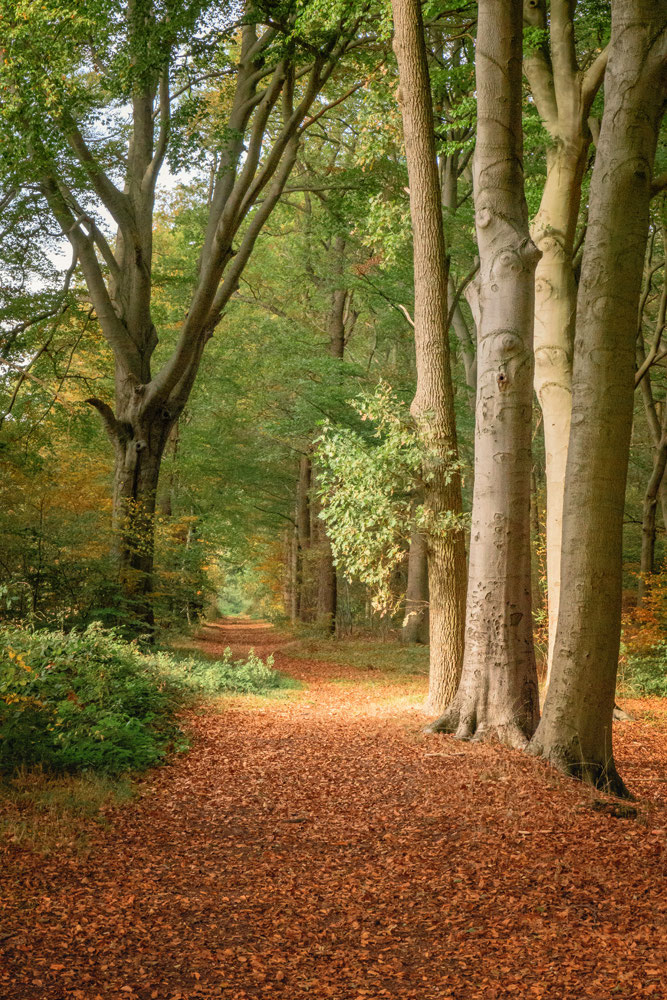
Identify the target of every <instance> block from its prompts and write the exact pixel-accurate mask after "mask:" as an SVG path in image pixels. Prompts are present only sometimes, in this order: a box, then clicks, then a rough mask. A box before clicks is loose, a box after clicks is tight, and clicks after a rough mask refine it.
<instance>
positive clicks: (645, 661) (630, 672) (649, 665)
mask: <svg viewBox="0 0 667 1000" xmlns="http://www.w3.org/2000/svg"><path fill="white" fill-rule="evenodd" d="M623 681H624V684H625V686H627V687H629V688H630V689H631V690H632V691H633V692H636V693H637V694H638V695H643V696H645V697H652V698H667V641H665V642H661V643H658V645H657V646H655V647H654V648H653V649H652V650H651V651H650V653H648V654H646V655H644V656H631V657H629V658H628V660H627V663H626V666H625V670H624V676H623Z"/></svg>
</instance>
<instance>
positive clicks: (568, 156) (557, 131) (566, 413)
mask: <svg viewBox="0 0 667 1000" xmlns="http://www.w3.org/2000/svg"><path fill="white" fill-rule="evenodd" d="M524 17H525V19H526V22H527V23H528V24H530V25H531V27H533V28H538V29H540V30H542V31H548V35H549V46H548V47H547V46H542V45H537V46H536V47H535V48H533V49H532V50H531V51H530V52H529V53H527V54H526V55H525V57H524V71H525V73H526V77H527V78H528V82H529V84H530V88H531V92H532V95H533V100H534V101H535V105H536V107H537V110H538V112H539V115H540V118H541V119H542V123H543V125H544V127H545V129H546V130H547V132H548V133H549V136H550V139H551V144H550V146H549V148H548V149H547V158H546V159H547V176H546V182H545V185H544V190H543V192H542V198H541V201H540V207H539V210H538V212H537V215H536V216H535V219H534V221H533V224H532V227H531V234H532V237H533V240H534V241H535V245H536V246H537V248H538V249H539V250H540V251H541V253H542V256H541V258H540V260H539V262H538V264H537V268H536V272H535V339H534V353H535V392H536V394H537V398H538V400H539V403H540V406H541V408H542V416H543V421H542V425H543V428H544V448H545V458H546V469H545V472H546V489H547V497H546V500H547V511H546V556H547V588H548V613H549V649H548V661H547V683H548V680H549V675H550V670H551V662H552V659H553V647H554V642H555V638H556V622H557V621H558V604H559V600H560V550H561V530H562V516H563V495H564V488H565V467H566V463H567V446H568V441H569V436H570V413H571V409H572V349H573V343H574V323H575V315H576V306H577V286H576V281H575V277H574V267H573V255H574V239H575V230H576V225H577V219H578V216H579V206H580V202H581V185H582V180H583V177H584V173H585V171H586V164H587V160H588V155H589V148H590V144H591V139H592V136H591V131H590V128H589V125H588V119H589V116H590V112H591V106H592V103H593V100H594V99H595V95H596V94H597V92H598V90H599V87H600V85H601V83H602V78H603V75H604V69H605V66H606V61H607V51H606V50H604V51H603V52H601V53H600V54H599V55H598V56H597V58H596V59H594V60H593V62H592V63H591V65H590V66H589V68H588V69H587V70H586V72H583V71H582V70H581V69H580V67H579V64H578V57H577V51H576V47H575V35H574V4H573V3H572V2H571V0H551V4H550V17H549V18H547V3H546V0H524Z"/></svg>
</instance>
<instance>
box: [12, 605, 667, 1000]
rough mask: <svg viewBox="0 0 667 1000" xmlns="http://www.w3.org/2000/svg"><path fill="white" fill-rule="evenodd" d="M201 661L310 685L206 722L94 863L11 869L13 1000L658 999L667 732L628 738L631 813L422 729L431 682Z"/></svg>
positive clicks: (533, 765) (199, 715) (237, 645)
mask: <svg viewBox="0 0 667 1000" xmlns="http://www.w3.org/2000/svg"><path fill="white" fill-rule="evenodd" d="M199 645H200V646H201V647H202V648H205V649H207V650H208V651H210V652H221V651H222V650H223V649H224V647H225V646H227V645H229V646H231V647H232V649H233V650H234V651H235V652H236V653H242V652H246V651H247V649H248V648H249V647H250V646H254V648H255V649H256V650H257V651H258V652H261V654H262V655H265V654H267V653H269V652H271V651H272V650H274V649H276V650H277V653H276V666H277V667H278V668H279V669H280V670H281V671H283V672H286V673H288V674H291V675H292V676H294V677H297V678H299V679H300V680H301V681H302V682H303V684H304V687H303V689H301V690H299V691H296V692H290V693H289V694H288V695H287V696H286V697H280V698H272V699H255V698H253V699H243V698H236V699H232V700H226V701H225V702H224V703H223V706H222V707H221V710H217V709H216V707H215V706H212V707H210V708H207V709H206V710H205V711H199V712H195V713H192V714H191V715H190V716H189V717H188V722H189V724H190V726H191V727H192V729H193V730H194V733H195V737H196V739H195V743H194V746H193V749H192V751H191V752H190V753H189V754H187V755H184V756H182V757H179V758H176V759H175V760H174V761H173V763H171V764H170V765H168V766H166V767H163V768H159V769H156V770H154V771H152V772H150V773H149V774H147V775H146V776H145V778H144V779H143V780H142V781H141V782H140V783H139V786H140V793H141V794H140V798H139V800H138V801H136V802H135V803H133V804H130V805H129V806H126V807H124V808H120V809H118V810H116V811H115V812H114V814H113V816H112V817H111V819H112V825H111V828H110V830H108V831H106V832H105V831H102V832H100V834H99V837H97V838H96V839H95V840H94V842H93V843H92V844H91V846H90V849H89V851H88V853H87V854H85V855H84V854H81V853H80V852H79V853H77V852H76V851H75V850H74V849H73V850H72V851H71V852H67V851H64V852H62V853H60V854H59V855H58V856H52V855H49V856H47V857H45V858H42V857H40V856H36V855H34V854H30V853H29V852H26V851H21V850H19V849H18V848H15V849H11V850H9V851H8V852H7V854H6V860H5V862H4V866H3V879H2V880H3V882H4V884H5V887H9V886H11V887H12V890H11V896H10V894H9V892H7V893H6V896H5V901H4V913H3V914H2V918H1V919H0V927H1V928H2V929H3V930H6V929H7V927H10V928H12V930H14V929H15V930H16V934H15V935H14V936H12V937H11V938H10V939H8V940H5V941H4V942H0V951H1V950H2V949H4V955H3V958H4V966H3V967H2V968H1V969H0V997H2V998H3V1000H28V998H30V1000H65V998H67V1000H70V998H76V1000H99V998H103V1000H106V998H108V997H113V998H118V1000H124V998H128V1000H130V998H133V997H134V998H138V1000H148V998H152V1000H176V998H182V1000H197V998H206V1000H208V998H214V997H216V998H217V997H225V998H230V1000H241V998H257V997H262V998H267V1000H268V998H281V1000H302V998H329V997H331V998H335V1000H362V998H363V1000H376V998H377V1000H380V998H382V997H400V998H406V1000H407V998H415V1000H417V998H418V1000H436V998H437V1000H447V998H453V1000H497V998H505V997H508V998H509V997H512V998H518V1000H532V998H544V1000H547V998H548V1000H579V998H583V997H592V998H595V1000H608V998H616V997H623V998H630V997H632V998H638V997H639V998H644V997H646V998H649V997H650V998H653V1000H660V998H662V997H664V996H665V992H664V989H665V987H664V984H665V982H667V974H666V973H667V970H666V969H665V952H666V937H665V930H666V920H665V918H666V916H667V900H666V897H665V891H664V890H665V882H664V873H665V866H664V860H665V854H664V842H665V827H666V826H667V810H666V808H665V805H666V803H665V791H666V786H665V783H664V779H665V760H666V753H665V735H666V726H665V718H664V715H663V716H662V717H661V721H660V720H659V719H658V721H653V722H651V720H650V719H649V720H648V721H643V722H642V721H638V722H631V723H624V724H622V726H621V727H619V730H618V732H619V740H618V742H619V755H618V756H619V764H620V767H621V770H622V773H623V774H624V776H625V777H626V778H627V780H628V784H629V785H630V786H631V788H632V789H633V791H634V792H635V793H636V794H637V795H638V796H641V799H640V801H639V803H638V809H639V815H638V817H637V818H634V819H627V818H625V819H624V818H618V817H615V816H613V815H609V814H607V813H606V812H599V811H596V809H595V808H594V805H595V801H596V796H594V795H593V794H592V793H591V792H590V791H588V790H586V789H585V788H583V787H581V786H579V785H578V784H576V783H574V782H570V781H565V780H563V779H561V778H560V777H559V776H558V775H556V774H554V773H553V772H551V771H550V770H548V769H547V768H545V767H544V766H543V765H541V764H540V763H539V762H536V761H534V760H532V759H529V758H527V757H525V756H523V755H522V754H521V753H518V752H514V751H510V750H506V749H504V748H498V747H488V746H480V745H474V744H462V743H457V742H456V741H454V740H453V739H451V738H450V737H427V736H425V735H423V734H422V732H421V725H422V724H423V721H424V717H423V715H422V714H421V712H420V710H419V707H418V706H419V702H420V699H421V697H422V696H423V693H424V690H425V685H424V678H423V677H418V678H416V677H414V676H412V677H410V676H408V677H405V676H400V675H387V674H381V673H379V672H377V671H375V670H373V669H370V668H372V663H369V664H368V667H369V669H366V670H364V669H358V668H354V667H351V666H341V665H340V664H337V663H329V662H327V663H324V662H315V661H306V660H303V659H296V658H294V657H293V655H292V658H290V652H292V654H293V652H294V648H293V647H290V645H289V644H285V642H284V639H281V637H280V636H279V635H278V634H277V633H275V632H274V630H272V629H271V628H270V626H266V625H261V624H256V623H251V622H243V621H238V620H237V621H227V622H222V623H218V624H215V625H212V626H209V627H208V628H206V629H204V630H203V633H202V638H201V640H200V643H199ZM281 646H282V647H283V648H281ZM645 704H646V703H644V707H645ZM657 705H658V707H659V705H660V703H657ZM632 707H635V706H632ZM656 710H657V709H656ZM640 744H641V745H640ZM633 747H635V748H636V749H633ZM598 801H599V800H598ZM661 983H662V985H660V984H661Z"/></svg>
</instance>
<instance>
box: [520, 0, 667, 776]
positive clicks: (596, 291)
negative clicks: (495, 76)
mask: <svg viewBox="0 0 667 1000" xmlns="http://www.w3.org/2000/svg"><path fill="white" fill-rule="evenodd" d="M666 16H667V3H665V0H657V2H656V0H614V2H613V3H612V36H611V46H610V52H609V62H608V66H607V72H606V76H605V108H604V115H603V118H602V126H601V129H600V138H599V141H598V146H597V154H596V159H595V166H594V169H593V179H592V184H591V193H590V207H589V216H588V231H587V236H586V243H585V246H584V256H583V262H582V271H581V281H580V285H579V296H578V301H577V333H576V341H575V363H574V377H573V400H572V426H571V432H570V443H569V449H568V460H567V473H566V480H565V504H564V510H563V551H562V566H563V579H562V594H561V602H560V611H559V616H558V628H557V633H556V646H555V650H554V664H553V671H552V678H551V683H550V685H549V690H548V692H547V698H546V702H545V705H544V711H543V715H542V720H541V722H540V725H539V727H538V729H537V732H536V733H535V737H534V739H533V742H532V749H533V750H534V752H535V753H538V754H540V755H541V756H543V757H546V758H547V759H548V760H550V761H552V762H553V763H555V764H557V765H558V766H559V767H560V768H562V769H563V770H565V771H567V772H569V773H572V774H576V775H578V776H580V777H582V778H584V779H585V780H587V781H590V782H591V783H593V784H595V785H598V786H600V787H602V788H606V789H609V790H610V791H613V792H616V793H618V794H622V793H624V791H625V787H624V784H623V781H622V779H621V778H620V776H619V775H618V773H617V771H616V766H615V763H614V756H613V749H612V738H611V729H612V713H613V709H614V694H615V687H616V670H617V666H618V652H619V641H620V627H621V582H622V581H621V569H622V528H623V508H624V497H625V483H626V476H627V466H628V453H629V446H630V431H631V428H632V412H633V396H634V387H635V341H636V335H637V307H638V303H639V292H640V287H641V278H642V270H643V264H644V253H645V249H646V239H647V234H648V220H649V201H650V198H651V189H652V178H653V164H654V159H655V151H656V143H657V136H658V129H659V125H660V121H661V116H662V114H663V111H664V101H665V92H666V91H665V87H666V83H667V81H666V79H665V73H664V64H665V55H666V54H667V17H666ZM619 206H623V211H619V210H618V208H619Z"/></svg>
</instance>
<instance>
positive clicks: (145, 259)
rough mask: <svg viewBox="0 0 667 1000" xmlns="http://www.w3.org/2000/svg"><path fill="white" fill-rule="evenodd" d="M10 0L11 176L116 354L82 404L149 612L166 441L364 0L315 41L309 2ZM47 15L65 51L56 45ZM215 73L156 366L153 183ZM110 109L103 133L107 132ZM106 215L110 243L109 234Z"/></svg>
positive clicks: (120, 551)
mask: <svg viewBox="0 0 667 1000" xmlns="http://www.w3.org/2000/svg"><path fill="white" fill-rule="evenodd" d="M3 7H4V9H3V11H2V15H3V19H2V26H3V37H2V38H1V39H0V45H1V47H2V49H3V51H4V53H5V58H4V62H3V68H2V76H3V86H4V89H5V91H6V92H7V93H8V94H9V95H10V99H9V101H8V105H7V108H6V110H5V112H4V118H5V122H6V124H7V126H8V127H10V128H11V129H12V131H13V134H14V137H15V140H16V141H15V150H14V162H13V163H12V165H11V166H12V171H13V173H14V174H15V175H16V176H17V177H18V179H19V181H20V182H21V183H23V184H28V185H31V186H33V187H36V188H37V189H38V190H39V192H40V193H41V195H42V197H43V198H44V200H45V202H46V204H47V205H48V208H49V210H50V212H51V214H52V216H53V218H54V219H55V220H56V221H57V223H58V225H59V226H60V229H61V231H62V234H63V235H64V236H65V237H66V238H67V239H68V240H69V242H70V244H71V246H72V250H73V253H74V254H75V256H76V259H77V261H78V263H79V266H80V269H81V272H82V274H83V277H84V280H85V283H86V286H87V289H88V294H89V296H90V299H91V302H92V305H93V307H94V309H95V314H96V317H97V321H98V322H99V325H100V328H101V330H102V333H103V335H104V337H105V339H106V341H107V343H108V344H109V347H110V349H111V351H112V352H113V357H114V364H115V400H114V405H113V407H112V406H111V405H109V403H108V402H107V401H106V400H103V399H101V398H98V397H95V396H93V397H90V399H89V400H88V402H89V403H90V405H91V406H93V407H95V408H96V409H97V411H98V412H99V413H100V415H101V417H102V420H103V422H104V426H105V429H106V431H107V434H108V436H109V438H110V440H111V442H112V445H113V448H114V454H115V473H114V485H113V522H114V537H115V545H116V557H117V562H118V566H119V573H120V580H121V582H122V584H123V586H124V587H125V589H126V591H127V592H128V593H129V594H131V595H132V596H133V598H134V600H135V602H136V603H137V605H138V608H139V613H140V615H141V616H142V617H143V618H145V620H146V621H147V622H149V623H150V622H151V620H152V611H151V605H150V599H149V594H150V590H151V574H152V567H153V516H154V511H155V498H156V491H157V483H158V476H159V471H160V463H161V459H162V455H163V452H164V448H165V444H166V442H167V440H168V438H169V434H170V432H171V429H172V427H173V425H174V423H175V421H176V420H177V419H178V416H179V414H180V413H181V412H182V411H183V408H184V406H185V404H186V402H187V400H188V397H189V395H190V392H191V390H192V386H193V383H194V380H195V378H196V376H197V373H198V371H199V367H200V364H201V359H202V354H203V351H204V347H205V345H206V342H207V341H208V340H209V338H210V337H211V336H212V334H213V331H214V330H215V328H216V326H217V325H218V323H219V321H220V318H221V316H222V314H223V310H224V309H225V306H226V304H227V303H228V301H229V299H230V297H231V296H232V294H233V293H234V292H235V291H236V289H237V287H238V282H239V278H240V275H241V273H242V271H243V269H244V267H245V265H246V263H247V261H248V258H249V256H250V253H251V251H252V249H253V246H254V243H255V241H256V239H257V236H258V234H259V232H260V231H261V229H262V226H263V225H264V223H265V222H266V220H267V219H268V217H269V215H270V214H271V212H272V210H273V208H274V207H275V205H276V203H277V201H278V199H279V198H280V195H281V192H282V190H283V188H284V186H285V182H286V180H287V178H288V176H289V174H290V171H291V170H292V167H293V165H294V162H295V160H296V156H297V151H298V148H299V143H300V140H301V136H302V135H303V132H304V130H305V129H306V128H307V127H308V125H309V124H310V123H312V121H314V120H315V119H316V118H319V117H320V116H321V115H322V114H323V113H324V111H325V108H324V106H320V107H319V108H318V109H317V111H316V112H315V113H314V115H313V116H311V117H310V118H308V115H309V112H310V110H311V108H312V107H313V103H314V102H315V101H316V98H317V97H318V95H319V94H320V92H321V90H322V88H323V87H324V85H325V84H326V82H327V81H328V80H329V78H330V77H331V75H332V74H333V72H334V70H335V69H336V68H337V67H338V66H339V65H340V63H341V59H342V57H343V56H344V54H345V52H346V51H347V50H348V49H349V47H350V46H351V45H352V44H353V42H354V43H356V42H358V40H359V33H360V31H361V28H362V21H363V16H364V13H365V11H364V10H363V9H362V13H361V14H358V13H357V12H356V10H352V11H349V10H348V12H347V13H345V12H343V13H342V14H341V15H340V16H335V15H334V16H333V18H332V19H330V21H326V20H324V21H323V20H322V19H321V18H320V19H319V20H318V18H317V16H316V18H315V26H314V28H313V31H312V39H308V38H307V37H306V36H307V34H308V29H307V28H304V19H303V13H301V15H299V12H298V11H297V5H291V4H287V5H284V6H283V7H281V9H280V10H279V11H276V14H275V17H273V16H272V13H271V5H268V7H267V9H266V10H263V8H262V5H261V4H248V5H247V7H244V8H243V9H238V10H237V9H236V8H235V7H234V6H233V5H232V6H230V7H229V8H227V7H225V6H223V7H222V8H219V7H218V6H217V5H216V4H215V3H210V2H193V3H190V4H185V5H173V4H171V3H168V2H167V3H164V4H162V3H154V2H153V0H128V2H127V3H126V4H124V5H122V6H121V8H120V9H116V8H115V7H114V8H113V11H112V10H111V8H107V5H106V4H105V3H104V2H102V0H101V2H100V3H99V4H95V5H93V7H91V6H90V5H89V6H88V7H87V8H86V11H85V14H81V12H80V10H79V5H78V4H68V3H65V4H63V3H58V4H57V5H56V6H54V7H53V9H51V7H50V6H49V5H45V6H44V10H43V11H42V13H41V17H39V18H38V17H37V16H33V17H32V18H31V19H29V20H22V19H21V17H20V16H19V14H20V12H17V11H16V10H15V9H14V6H13V5H12V4H8V3H5V4H3ZM239 15H240V19H238V18H239ZM210 19H212V20H210ZM220 23H221V24H222V27H221V28H220V27H218V26H217V25H219V24H220ZM54 24H55V25H58V30H59V41H58V48H57V52H56V56H57V57H56V58H54V55H53V52H51V51H49V46H50V44H51V36H52V31H53V25H54ZM211 25H212V26H211ZM230 39H232V40H231V41H230ZM47 52H48V55H47ZM211 55H212V61H211ZM207 61H208V66H207V65H206V64H207ZM210 78H213V79H229V80H231V81H233V82H232V84H231V91H230V92H229V94H228V99H227V100H226V101H224V102H223V106H225V105H226V107H227V108H228V110H226V111H223V113H222V115H221V116H218V117H216V116H215V115H213V121H212V123H211V127H212V131H213V134H214V137H215V145H216V153H215V158H214V167H213V171H212V175H211V190H210V198H209V203H208V218H207V221H206V225H205V233H204V237H203V242H202V245H201V252H200V257H199V265H198V269H197V275H196V279H195V281H194V286H193V288H192V292H191V296H190V302H189V306H188V309H187V312H186V315H185V317H184V318H183V321H182V324H181V328H180V331H179V332H178V336H177V338H176V343H175V344H174V346H173V349H171V351H170V352H169V353H168V355H167V356H166V357H163V358H162V359H161V362H162V363H161V364H160V365H159V367H158V368H157V370H154V368H153V359H154V354H155V351H156V348H157V346H158V340H159V338H158V330H157V326H156V323H155V321H154V317H153V313H152V309H151V291H152V281H151V276H152V269H153V250H152V240H153V219H154V208H155V196H156V187H157V183H158V178H159V176H160V172H161V170H162V168H163V167H164V164H165V161H166V158H167V155H168V153H169V151H170V140H171V139H172V137H173V136H174V135H175V133H177V129H176V125H177V122H178V118H179V112H180V117H181V119H182V118H183V117H184V114H185V110H187V108H186V109H185V110H184V107H183V104H182V103H181V104H179V97H181V95H183V94H186V93H187V94H188V95H189V96H190V97H191V99H192V100H194V97H193V92H194V93H201V92H200V91H198V87H200V86H201V84H202V82H203V81H206V80H208V79H210ZM28 80H29V81H31V82H32V83H34V90H33V89H31V87H30V86H27V81H28ZM185 117H186V118H187V116H185ZM105 119H106V120H107V121H108V123H109V126H108V130H107V134H104V133H103V130H101V129H100V120H102V121H104V120H105ZM112 123H113V124H112ZM114 129H115V134H114V131H113V130H114ZM101 131H102V134H101ZM182 132H183V130H181V135H180V139H181V141H183V134H182ZM21 156H24V157H25V158H26V164H27V169H26V170H23V168H22V165H21V162H20V157H21ZM104 216H107V217H110V218H111V220H112V223H113V226H114V227H115V232H116V235H115V240H110V239H109V238H107V236H106V235H105V232H104V229H105V226H104V223H103V218H104Z"/></svg>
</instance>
